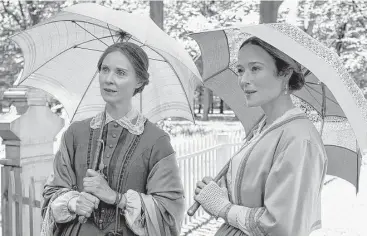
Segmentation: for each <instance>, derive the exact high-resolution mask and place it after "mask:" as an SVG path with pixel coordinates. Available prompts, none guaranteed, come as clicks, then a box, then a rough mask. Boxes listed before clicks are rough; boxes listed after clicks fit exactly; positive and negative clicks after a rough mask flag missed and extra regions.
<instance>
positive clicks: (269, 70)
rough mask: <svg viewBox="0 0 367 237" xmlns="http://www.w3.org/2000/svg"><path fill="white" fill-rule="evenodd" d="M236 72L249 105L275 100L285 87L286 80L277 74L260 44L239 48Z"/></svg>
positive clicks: (253, 105)
mask: <svg viewBox="0 0 367 237" xmlns="http://www.w3.org/2000/svg"><path fill="white" fill-rule="evenodd" d="M237 72H238V75H239V77H238V82H239V85H240V87H241V89H242V90H243V91H244V93H245V95H246V99H247V106H249V107H256V106H262V105H265V104H267V103H269V102H271V101H273V100H275V99H276V98H278V97H279V95H280V94H281V93H282V91H283V89H284V88H285V81H286V80H284V78H283V77H282V76H277V73H276V72H277V70H276V66H275V62H274V59H273V58H272V56H271V55H270V54H269V53H268V52H266V51H265V50H264V49H263V48H261V47H260V46H257V45H251V44H247V45H245V46H244V47H242V48H241V49H240V51H239V53H238V65H237Z"/></svg>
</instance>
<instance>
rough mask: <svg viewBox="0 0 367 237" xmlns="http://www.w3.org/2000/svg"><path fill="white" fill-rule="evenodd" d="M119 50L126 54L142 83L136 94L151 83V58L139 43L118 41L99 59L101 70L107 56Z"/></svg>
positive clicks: (99, 69) (98, 64) (98, 65)
mask: <svg viewBox="0 0 367 237" xmlns="http://www.w3.org/2000/svg"><path fill="white" fill-rule="evenodd" d="M115 51H119V52H121V53H122V54H124V55H125V56H126V57H127V58H128V59H129V61H130V63H131V64H132V66H133V68H134V70H135V74H136V76H137V78H138V80H139V82H141V83H142V85H141V86H140V87H139V88H137V89H135V91H134V95H136V94H138V93H141V92H142V91H143V90H144V87H145V86H146V85H148V84H149V73H148V68H149V58H148V55H147V54H146V53H145V51H144V50H143V49H142V48H140V47H139V46H138V45H136V44H134V43H131V42H118V43H115V44H113V45H111V46H109V47H108V48H107V49H106V50H105V51H104V52H103V54H102V55H101V57H100V58H99V60H98V63H97V67H98V71H101V65H102V62H103V60H104V59H105V57H106V56H107V55H108V54H109V53H112V52H115Z"/></svg>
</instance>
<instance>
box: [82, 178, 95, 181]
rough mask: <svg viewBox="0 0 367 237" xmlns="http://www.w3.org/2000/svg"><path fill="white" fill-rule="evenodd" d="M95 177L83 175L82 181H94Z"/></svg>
mask: <svg viewBox="0 0 367 237" xmlns="http://www.w3.org/2000/svg"><path fill="white" fill-rule="evenodd" d="M94 180H95V178H94V177H84V178H83V182H91V181H94Z"/></svg>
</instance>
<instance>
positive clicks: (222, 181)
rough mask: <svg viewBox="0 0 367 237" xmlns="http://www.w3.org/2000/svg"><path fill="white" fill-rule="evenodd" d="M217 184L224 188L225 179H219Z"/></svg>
mask: <svg viewBox="0 0 367 237" xmlns="http://www.w3.org/2000/svg"><path fill="white" fill-rule="evenodd" d="M219 184H220V187H221V188H226V180H225V179H221V180H220V183H219Z"/></svg>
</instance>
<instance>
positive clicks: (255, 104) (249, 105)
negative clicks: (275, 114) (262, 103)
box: [246, 100, 259, 108]
mask: <svg viewBox="0 0 367 237" xmlns="http://www.w3.org/2000/svg"><path fill="white" fill-rule="evenodd" d="M246 106H247V107H249V108H252V107H258V106H259V104H258V103H256V102H255V101H248V100H247V101H246Z"/></svg>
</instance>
